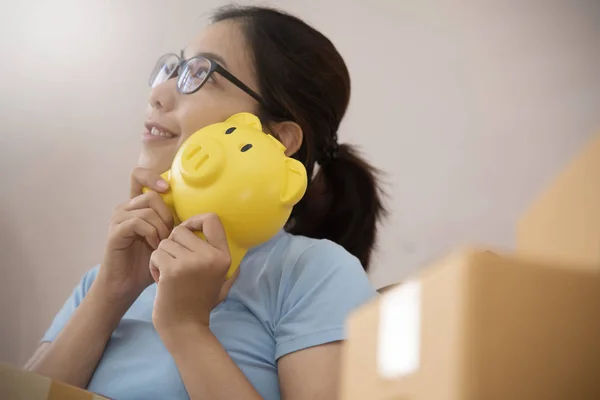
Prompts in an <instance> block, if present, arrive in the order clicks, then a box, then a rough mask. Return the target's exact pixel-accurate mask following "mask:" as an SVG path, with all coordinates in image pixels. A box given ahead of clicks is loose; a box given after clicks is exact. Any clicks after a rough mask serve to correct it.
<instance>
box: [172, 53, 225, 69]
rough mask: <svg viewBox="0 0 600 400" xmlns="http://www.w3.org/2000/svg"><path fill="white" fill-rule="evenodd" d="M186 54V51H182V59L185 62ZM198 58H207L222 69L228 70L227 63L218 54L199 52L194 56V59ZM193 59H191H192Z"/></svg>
mask: <svg viewBox="0 0 600 400" xmlns="http://www.w3.org/2000/svg"><path fill="white" fill-rule="evenodd" d="M184 53H185V50H181V53H180V57H181V58H182V59H184V60H185V59H186V58H185V54H184ZM196 56H203V57H206V58H208V59H211V60H213V61H216V62H217V63H219V64H220V65H221V66H222V67H224V68H227V62H226V61H225V59H224V58H223V57H221V56H220V55H218V54H216V53H211V52H209V51H201V52H198V53H195V54H194V55H192V57H196ZM192 57H190V58H192Z"/></svg>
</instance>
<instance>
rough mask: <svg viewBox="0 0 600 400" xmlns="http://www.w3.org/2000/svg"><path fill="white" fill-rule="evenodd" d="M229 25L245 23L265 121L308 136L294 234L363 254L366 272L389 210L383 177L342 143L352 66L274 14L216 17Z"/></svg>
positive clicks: (323, 41) (301, 154) (256, 10)
mask: <svg viewBox="0 0 600 400" xmlns="http://www.w3.org/2000/svg"><path fill="white" fill-rule="evenodd" d="M223 20H239V21H240V22H241V23H242V28H243V32H244V35H245V37H246V40H247V41H248V44H249V46H250V48H251V50H252V51H251V54H252V55H253V60H254V64H255V65H254V67H255V70H256V74H257V80H258V86H259V87H258V89H259V91H260V93H261V94H262V97H263V99H264V103H265V104H264V107H265V108H266V109H265V110H261V115H260V117H261V119H262V120H263V121H266V122H265V125H267V126H268V122H269V121H270V122H279V121H293V122H295V123H297V124H298V125H299V126H300V127H301V128H302V131H303V136H304V138H303V141H302V145H301V146H300V149H299V150H298V151H297V152H296V154H294V158H296V159H297V160H299V161H300V162H302V163H303V164H304V165H305V167H306V171H307V173H308V176H309V185H308V190H307V193H306V195H305V196H304V198H303V199H302V200H301V201H300V202H299V203H298V204H297V205H296V206H295V207H294V210H293V212H292V216H291V218H290V221H289V222H288V224H287V226H286V230H287V231H288V232H290V233H293V234H298V235H304V236H308V237H312V238H319V239H329V240H332V241H334V242H336V243H338V244H340V245H341V246H343V247H344V248H345V249H346V250H348V251H349V252H350V253H352V254H353V255H354V256H356V257H357V258H358V259H359V260H360V261H361V263H362V265H363V267H364V268H365V270H366V269H367V268H368V266H369V261H370V257H371V253H372V250H373V248H374V245H375V241H376V234H377V223H378V221H379V220H380V219H381V218H382V217H383V215H384V214H385V210H384V207H383V204H382V200H381V196H382V193H381V189H380V187H379V185H378V183H377V179H376V176H377V174H378V171H377V170H376V169H374V168H373V167H372V166H370V165H369V164H368V163H367V162H366V161H365V160H363V159H362V158H361V157H360V156H359V154H358V153H357V151H356V150H355V149H354V148H353V147H352V146H350V145H348V144H341V145H339V144H338V141H337V130H338V127H339V125H340V122H341V120H342V117H343V116H344V114H345V113H346V109H347V107H348V102H349V101H350V75H349V73H348V69H347V67H346V64H345V63H344V60H343V59H342V57H341V55H340V54H339V53H338V51H337V50H336V48H335V46H334V45H333V43H331V41H329V39H327V38H326V37H325V36H323V34H321V33H320V32H318V31H317V30H315V29H314V28H312V27H311V26H309V25H308V24H306V23H305V22H303V21H302V20H300V19H298V18H296V17H294V16H291V15H289V14H286V13H284V12H282V11H279V10H276V9H273V8H265V7H253V6H226V7H223V8H220V9H219V10H218V11H217V12H216V13H215V14H214V16H213V18H212V21H213V22H219V21H223ZM317 163H318V164H319V168H318V171H317V172H316V174H313V173H314V171H315V165H316V164H317ZM313 175H314V176H313Z"/></svg>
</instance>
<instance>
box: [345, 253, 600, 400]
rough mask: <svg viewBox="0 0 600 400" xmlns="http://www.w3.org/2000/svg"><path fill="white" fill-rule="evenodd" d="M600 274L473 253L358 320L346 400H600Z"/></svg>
mask: <svg viewBox="0 0 600 400" xmlns="http://www.w3.org/2000/svg"><path fill="white" fill-rule="evenodd" d="M599 316H600V274H599V273H598V272H597V271H594V270H592V269H586V268H579V269H577V268H565V267H564V266H561V265H549V264H546V263H543V264H539V263H534V262H531V261H525V260H523V259H521V258H518V257H512V256H510V257H509V256H500V255H497V254H494V253H492V252H487V251H475V250H468V251H462V252H458V253H456V254H453V255H451V256H450V257H448V258H446V259H445V260H443V261H441V262H440V263H438V264H437V265H434V266H433V267H431V268H428V269H427V270H425V271H424V272H423V273H421V275H420V276H419V277H418V278H417V279H415V280H412V281H407V282H405V283H403V284H402V285H400V286H399V287H398V288H395V289H393V290H391V291H390V292H388V293H386V294H384V295H382V296H380V297H379V298H378V299H376V300H375V301H373V302H372V303H370V304H368V305H366V306H364V307H363V308H361V309H359V310H357V312H355V313H354V314H353V315H352V316H351V317H350V318H349V321H348V326H347V328H348V335H349V336H348V341H347V342H346V343H345V344H344V353H343V368H342V397H341V398H342V399H343V400H383V399H386V400H391V399H394V400H400V399H402V400H542V399H543V400H558V399H560V400H587V399H590V400H592V399H595V400H598V399H600V318H599Z"/></svg>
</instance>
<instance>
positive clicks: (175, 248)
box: [158, 239, 190, 259]
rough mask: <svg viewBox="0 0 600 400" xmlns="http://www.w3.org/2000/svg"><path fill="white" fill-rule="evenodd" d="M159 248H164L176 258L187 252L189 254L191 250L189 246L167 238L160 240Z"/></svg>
mask: <svg viewBox="0 0 600 400" xmlns="http://www.w3.org/2000/svg"><path fill="white" fill-rule="evenodd" d="M158 249H159V250H163V251H164V252H166V253H167V254H169V255H171V257H173V258H175V259H177V258H183V257H184V256H185V255H186V254H189V252H190V251H189V250H188V249H187V248H185V247H183V246H182V245H181V244H179V243H177V242H176V241H174V240H172V239H165V240H163V241H162V242H160V245H159V246H158Z"/></svg>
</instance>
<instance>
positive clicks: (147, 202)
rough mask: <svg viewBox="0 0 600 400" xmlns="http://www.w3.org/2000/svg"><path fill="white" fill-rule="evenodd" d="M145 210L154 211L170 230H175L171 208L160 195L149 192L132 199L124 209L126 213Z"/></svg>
mask: <svg viewBox="0 0 600 400" xmlns="http://www.w3.org/2000/svg"><path fill="white" fill-rule="evenodd" d="M143 208H151V209H153V210H154V211H156V213H157V214H158V216H159V217H160V219H161V220H162V221H163V222H164V223H165V224H166V225H167V227H168V228H169V229H171V228H173V214H171V210H169V207H167V205H166V204H165V202H164V200H163V199H162V197H160V195H159V194H158V193H156V192H148V193H144V194H142V195H140V196H137V197H135V198H134V199H132V200H131V201H130V202H129V203H128V204H127V205H126V206H125V208H124V209H125V210H126V211H131V210H138V209H143Z"/></svg>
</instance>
